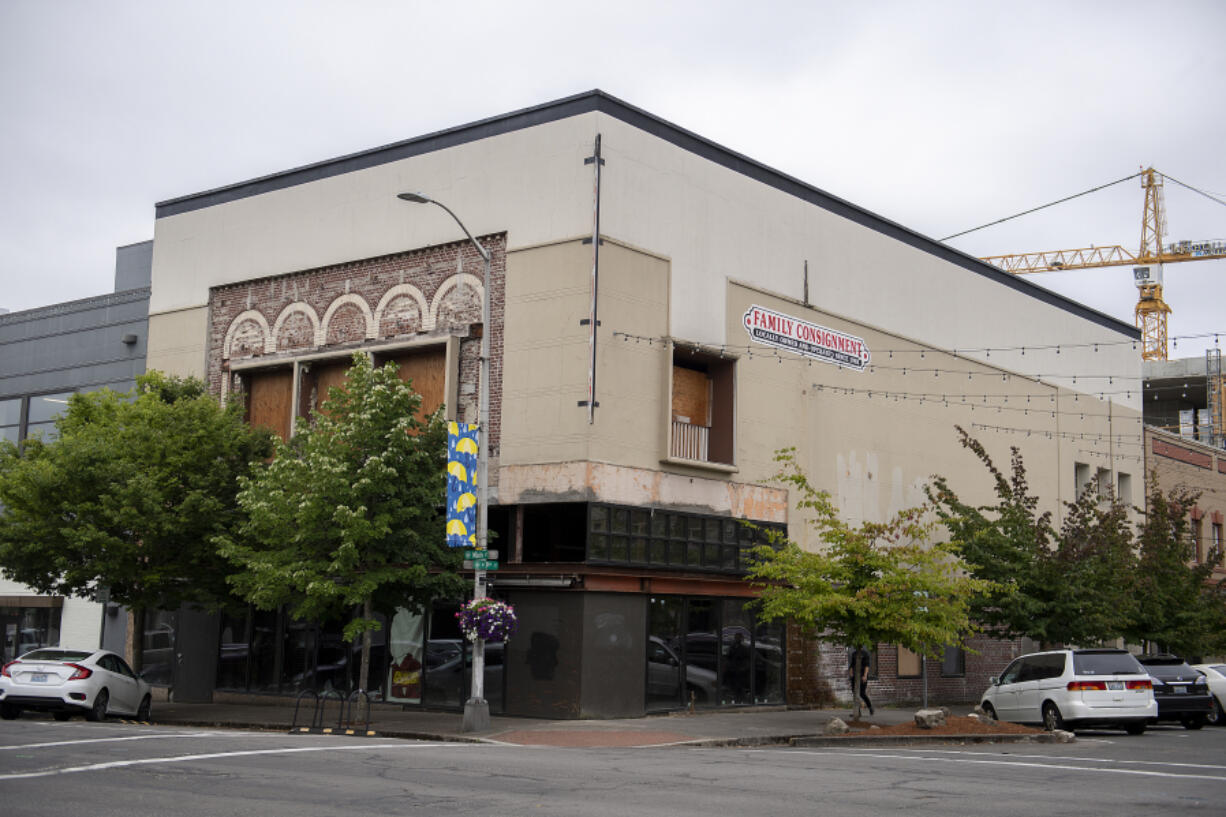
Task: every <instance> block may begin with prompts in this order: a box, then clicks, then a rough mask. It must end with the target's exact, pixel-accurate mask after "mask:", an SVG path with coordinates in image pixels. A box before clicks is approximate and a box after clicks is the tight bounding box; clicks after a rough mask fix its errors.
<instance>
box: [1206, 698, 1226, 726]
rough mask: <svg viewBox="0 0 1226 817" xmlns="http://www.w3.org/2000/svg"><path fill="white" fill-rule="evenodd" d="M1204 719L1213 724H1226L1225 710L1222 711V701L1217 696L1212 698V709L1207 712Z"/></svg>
mask: <svg viewBox="0 0 1226 817" xmlns="http://www.w3.org/2000/svg"><path fill="white" fill-rule="evenodd" d="M1205 720H1207V721H1208V722H1209V723H1212V724H1214V725H1215V726H1222V725H1223V724H1226V712H1223V711H1222V702H1221V701H1219V700H1218V699H1217V698H1214V699H1213V711H1212V712H1210V713H1209V715H1208V716H1207V717H1206V718H1205Z"/></svg>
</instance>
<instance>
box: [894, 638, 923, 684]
mask: <svg viewBox="0 0 1226 817" xmlns="http://www.w3.org/2000/svg"><path fill="white" fill-rule="evenodd" d="M922 661H923V657H922V656H920V654H919V653H915V652H912V651H911V650H909V649H907V648H906V647H904V646H902V645H901V644H900V645H899V646H898V677H899V678H918V677H920V675H922V674H923V672H924V668H923V664H922V663H921V662H922Z"/></svg>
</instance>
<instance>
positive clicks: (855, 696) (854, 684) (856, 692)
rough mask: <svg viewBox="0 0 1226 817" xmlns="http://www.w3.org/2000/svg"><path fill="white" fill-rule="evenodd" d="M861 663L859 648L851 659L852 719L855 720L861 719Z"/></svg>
mask: <svg viewBox="0 0 1226 817" xmlns="http://www.w3.org/2000/svg"><path fill="white" fill-rule="evenodd" d="M860 663H861V655H860V650H859V649H857V650H856V651H855V653H853V657H852V661H851V666H852V670H851V672H852V676H851V704H852V710H851V711H852V717H851V719H852V720H854V721H858V720H860V684H861V681H860V675H861V670H860Z"/></svg>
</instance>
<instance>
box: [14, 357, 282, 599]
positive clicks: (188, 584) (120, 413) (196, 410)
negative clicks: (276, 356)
mask: <svg viewBox="0 0 1226 817" xmlns="http://www.w3.org/2000/svg"><path fill="white" fill-rule="evenodd" d="M56 428H57V430H58V438H57V439H55V440H54V441H51V442H44V441H43V440H42V439H40V438H37V437H35V438H32V439H28V440H26V441H25V442H24V443H23V445H22V447H21V448H20V449H19V448H18V447H17V446H15V445H13V444H12V443H6V444H4V445H3V447H0V505H2V506H3V509H4V510H3V513H2V514H0V568H2V569H3V570H4V573H5V574H6V575H7V576H9V577H10V578H12V579H14V580H16V581H19V582H23V583H25V584H28V585H30V586H31V587H33V588H35V589H36V590H38V591H39V592H41V593H49V594H55V595H65V596H83V597H86V598H96V594H97V590H98V587H99V586H100V585H106V586H108V587H109V589H110V596H111V599H112V600H114V601H116V602H119V603H122V604H124V605H127V606H129V607H132V608H135V609H137V610H144V609H147V608H157V607H165V608H173V607H177V606H178V605H179V604H180V603H184V602H193V603H199V604H202V605H205V606H216V605H218V604H219V603H221V600H222V599H224V598H225V597H226V596H227V595H228V592H229V588H228V587H227V585H226V582H225V576H226V573H227V572H228V570H229V564H228V563H227V562H226V561H225V560H224V559H222V558H221V557H220V556H219V555H218V554H217V552H216V549H215V547H214V545H213V539H214V537H216V536H218V535H219V534H222V533H224V532H225V531H227V530H229V529H231V528H232V527H233V526H234V525H235V524H236V522H237V519H238V506H237V502H236V500H235V495H236V494H237V492H238V483H237V478H238V477H239V476H242V475H246V474H249V473H251V472H252V471H253V469H255V468H256V467H257V465H258V463H260V462H262V460H263V459H264V458H266V457H267V456H268V455H269V453H271V451H272V442H271V439H270V437H269V435H268V434H267V433H266V432H260V431H253V430H252V429H250V428H249V427H248V426H247V424H246V423H245V422H244V421H243V419H242V408H241V406H237V405H232V406H229V407H224V408H223V407H222V406H221V405H219V403H218V401H217V400H216V399H215V398H213V397H212V396H210V395H209V394H208V393H207V392H206V390H205V387H204V384H203V383H202V382H201V381H200V380H198V379H195V378H187V379H182V378H178V377H170V376H167V375H164V374H161V373H159V372H149V373H147V374H145V375H142V376H141V377H139V378H138V379H137V386H136V388H135V389H134V390H133V391H132V392H131V393H128V394H120V393H116V392H114V391H110V390H108V389H103V390H100V391H96V392H90V393H87V394H75V395H73V396H72V397H71V398H70V399H69V401H68V407H67V409H66V410H65V412H64V413H63V414H62V415H61V416H60V417H59V419H58V420H57V421H56Z"/></svg>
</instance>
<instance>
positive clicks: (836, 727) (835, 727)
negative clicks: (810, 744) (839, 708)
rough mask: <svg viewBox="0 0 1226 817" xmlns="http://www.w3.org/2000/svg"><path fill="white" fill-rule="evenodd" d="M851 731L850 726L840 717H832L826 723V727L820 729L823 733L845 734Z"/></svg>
mask: <svg viewBox="0 0 1226 817" xmlns="http://www.w3.org/2000/svg"><path fill="white" fill-rule="evenodd" d="M850 731H851V727H850V726H848V725H847V724H846V723H844V722H843V720H842V718H832V719H831V721H830V723H828V724H826V728H825V729H823V730H822V734H824V735H846V734H847V733H848V732H850Z"/></svg>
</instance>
